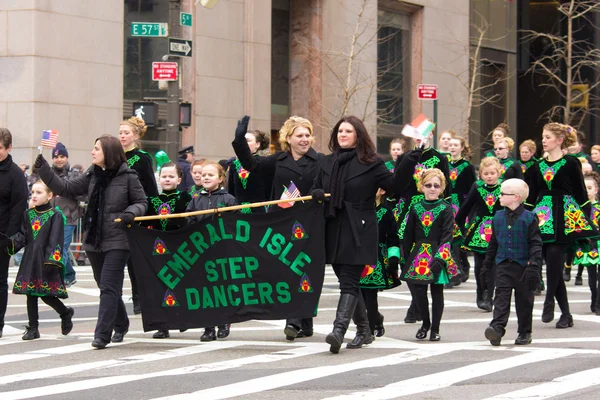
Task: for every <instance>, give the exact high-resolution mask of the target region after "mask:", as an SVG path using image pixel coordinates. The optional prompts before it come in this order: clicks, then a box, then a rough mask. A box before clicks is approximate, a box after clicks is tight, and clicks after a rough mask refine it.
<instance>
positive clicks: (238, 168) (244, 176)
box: [233, 158, 250, 214]
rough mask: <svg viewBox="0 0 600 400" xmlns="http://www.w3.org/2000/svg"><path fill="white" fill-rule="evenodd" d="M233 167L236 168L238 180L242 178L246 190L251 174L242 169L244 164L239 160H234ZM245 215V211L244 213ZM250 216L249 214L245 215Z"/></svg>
mask: <svg viewBox="0 0 600 400" xmlns="http://www.w3.org/2000/svg"><path fill="white" fill-rule="evenodd" d="M233 166H234V167H235V171H236V172H237V175H238V178H240V182H242V187H243V188H244V189H246V185H247V183H248V177H250V172H248V171H247V170H245V169H244V167H242V163H241V162H240V160H238V159H237V158H236V159H235V160H233ZM242 213H244V211H242ZM244 214H248V213H244Z"/></svg>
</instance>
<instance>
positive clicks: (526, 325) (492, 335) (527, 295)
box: [480, 178, 542, 346]
mask: <svg viewBox="0 0 600 400" xmlns="http://www.w3.org/2000/svg"><path fill="white" fill-rule="evenodd" d="M528 195H529V187H528V186H527V184H526V183H525V181H523V180H522V179H516V178H515V179H508V180H506V181H504V183H502V186H501V192H500V205H502V206H503V207H505V208H504V210H500V211H498V212H497V213H496V215H494V219H493V221H492V237H491V239H490V245H489V246H488V248H487V251H486V253H485V261H484V264H483V268H482V270H481V272H480V274H481V275H482V278H481V280H482V281H483V282H485V281H486V275H487V274H489V273H491V271H492V269H493V268H492V266H493V265H494V264H496V266H497V267H496V295H495V297H494V319H492V322H491V323H490V326H488V327H487V329H486V330H485V337H486V338H487V339H488V340H489V341H490V343H491V344H492V345H493V346H500V341H501V340H502V337H503V336H504V334H505V332H506V329H505V328H506V324H507V323H508V317H509V315H510V301H511V296H512V291H513V290H514V291H515V307H516V309H517V324H518V328H517V332H518V333H519V335H518V336H517V339H516V340H515V344H516V345H527V344H530V343H531V330H532V326H533V324H532V313H533V299H534V293H533V292H534V290H535V288H536V286H537V284H538V282H539V276H540V269H541V265H542V237H541V234H540V228H539V226H538V224H539V223H538V218H537V216H536V215H535V214H534V213H532V212H531V211H527V210H525V207H524V206H523V202H524V201H525V199H526V198H527V196H528Z"/></svg>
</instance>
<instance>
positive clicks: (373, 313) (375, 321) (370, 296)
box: [360, 288, 383, 333]
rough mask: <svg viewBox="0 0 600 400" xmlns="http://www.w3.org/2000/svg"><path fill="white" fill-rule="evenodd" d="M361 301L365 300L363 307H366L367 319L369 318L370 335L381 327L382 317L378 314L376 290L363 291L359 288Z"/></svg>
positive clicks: (363, 289)
mask: <svg viewBox="0 0 600 400" xmlns="http://www.w3.org/2000/svg"><path fill="white" fill-rule="evenodd" d="M360 292H361V293H362V296H363V299H365V305H366V307H367V317H368V318H369V328H371V333H373V332H375V328H376V327H377V326H379V325H383V321H381V317H382V315H381V314H379V304H378V302H377V292H378V290H377V289H365V288H361V289H360Z"/></svg>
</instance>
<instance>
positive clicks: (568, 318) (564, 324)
mask: <svg viewBox="0 0 600 400" xmlns="http://www.w3.org/2000/svg"><path fill="white" fill-rule="evenodd" d="M572 326H573V316H572V315H571V314H562V315H561V316H560V318H559V320H558V322H557V323H556V329H566V328H571V327H572Z"/></svg>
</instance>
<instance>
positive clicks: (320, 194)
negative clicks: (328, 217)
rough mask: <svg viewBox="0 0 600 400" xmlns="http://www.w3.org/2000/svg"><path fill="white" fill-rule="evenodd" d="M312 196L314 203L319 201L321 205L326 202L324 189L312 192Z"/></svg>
mask: <svg viewBox="0 0 600 400" xmlns="http://www.w3.org/2000/svg"><path fill="white" fill-rule="evenodd" d="M310 195H311V196H312V199H313V201H318V202H319V203H322V202H323V201H325V191H324V190H323V189H313V190H312V191H311V192H310Z"/></svg>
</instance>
